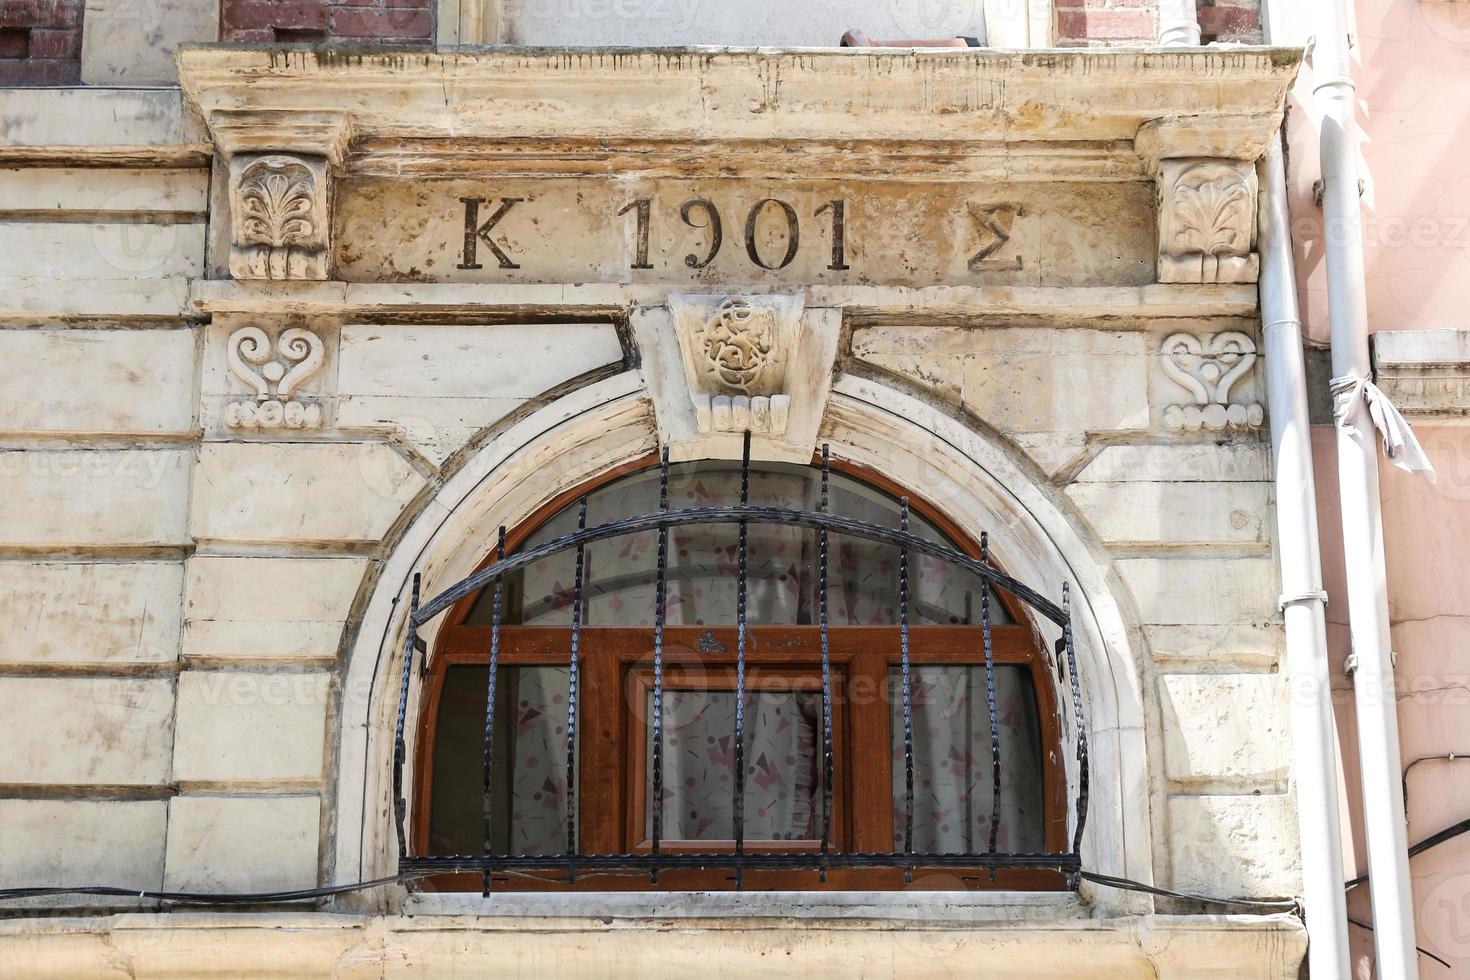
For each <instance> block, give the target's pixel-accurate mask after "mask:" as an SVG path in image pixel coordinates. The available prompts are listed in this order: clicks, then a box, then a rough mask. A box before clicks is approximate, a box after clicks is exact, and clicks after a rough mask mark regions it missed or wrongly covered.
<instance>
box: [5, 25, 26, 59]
mask: <svg viewBox="0 0 1470 980" xmlns="http://www.w3.org/2000/svg"><path fill="white" fill-rule="evenodd" d="M30 56H31V30H30V28H29V27H0V59H4V60H6V61H19V60H21V59H22V58H29V57H30Z"/></svg>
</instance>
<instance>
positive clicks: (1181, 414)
mask: <svg viewBox="0 0 1470 980" xmlns="http://www.w3.org/2000/svg"><path fill="white" fill-rule="evenodd" d="M1162 363H1163V367H1164V374H1165V375H1166V376H1167V377H1168V378H1169V380H1170V381H1172V382H1174V384H1176V385H1178V386H1179V387H1180V388H1182V389H1184V390H1185V391H1186V392H1188V393H1189V394H1190V395H1191V396H1192V397H1191V400H1190V401H1187V402H1182V403H1179V404H1174V405H1170V406H1168V407H1167V408H1165V409H1164V427H1165V428H1167V429H1168V430H1169V431H1171V432H1198V431H1199V430H1200V429H1206V430H1209V431H1211V432H1224V431H1227V430H1230V429H1248V428H1256V427H1258V426H1260V424H1261V423H1262V422H1263V421H1264V420H1265V416H1266V413H1265V409H1263V408H1262V407H1261V405H1260V403H1258V402H1250V403H1241V402H1236V403H1232V402H1231V401H1230V392H1231V389H1233V388H1234V387H1235V385H1236V384H1237V383H1238V382H1239V381H1240V380H1241V379H1242V378H1244V377H1245V376H1246V375H1247V374H1249V373H1250V370H1251V368H1252V367H1254V366H1255V363H1256V345H1255V341H1253V340H1251V338H1250V337H1248V336H1247V335H1245V334H1243V333H1241V332H1240V331H1238V330H1227V331H1224V332H1221V333H1217V334H1211V335H1209V336H1206V337H1203V338H1200V337H1195V336H1194V335H1193V334H1187V333H1175V334H1170V335H1169V336H1168V337H1165V338H1164V343H1163V360H1162Z"/></svg>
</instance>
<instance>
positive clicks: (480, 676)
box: [429, 666, 567, 854]
mask: <svg viewBox="0 0 1470 980" xmlns="http://www.w3.org/2000/svg"><path fill="white" fill-rule="evenodd" d="M486 673H487V668H485V667H473V666H454V667H450V668H448V670H447V671H446V672H445V677H444V690H443V693H442V694H441V696H440V699H439V716H438V727H437V729H436V733H435V738H434V769H433V773H434V775H433V786H432V792H431V797H432V800H431V808H430V810H431V814H432V817H431V820H430V825H429V852H430V853H431V854H478V853H480V852H481V851H482V849H483V848H484V841H485V832H484V794H483V793H482V792H481V785H482V781H483V779H484V771H485V768H484V758H485V755H484V751H485V679H486ZM495 694H496V697H495V757H494V764H493V765H492V767H491V772H492V777H493V778H492V782H491V785H492V787H493V791H492V794H491V831H492V834H491V836H492V840H493V849H494V851H495V852H496V853H508V854H564V853H566V849H567V808H566V807H567V805H566V791H567V743H566V737H567V731H566V726H567V703H566V701H567V669H566V668H565V667H502V668H500V671H499V675H498V680H497V681H496V686H495Z"/></svg>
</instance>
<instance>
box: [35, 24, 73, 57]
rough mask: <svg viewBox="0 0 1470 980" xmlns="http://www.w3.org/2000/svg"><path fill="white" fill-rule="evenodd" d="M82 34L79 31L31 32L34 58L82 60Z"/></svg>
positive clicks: (42, 30) (38, 30)
mask: <svg viewBox="0 0 1470 980" xmlns="http://www.w3.org/2000/svg"><path fill="white" fill-rule="evenodd" d="M81 56H82V32H81V31H79V30H75V29H73V30H62V31H58V30H49V29H40V28H38V29H36V30H34V31H31V57H32V58H57V59H64V58H80V57H81Z"/></svg>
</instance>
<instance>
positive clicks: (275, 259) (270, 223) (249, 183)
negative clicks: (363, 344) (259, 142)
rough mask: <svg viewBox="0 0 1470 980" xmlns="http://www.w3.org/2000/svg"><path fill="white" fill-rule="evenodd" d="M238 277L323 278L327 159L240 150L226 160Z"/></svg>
mask: <svg viewBox="0 0 1470 980" xmlns="http://www.w3.org/2000/svg"><path fill="white" fill-rule="evenodd" d="M230 177H231V182H230V217H231V221H232V224H233V229H234V237H233V242H232V244H231V249H230V274H231V275H233V276H234V277H235V278H236V279H325V278H327V265H328V261H327V260H328V248H329V245H330V241H329V238H330V228H329V216H328V209H327V192H328V187H327V182H328V179H329V176H328V172H327V161H326V160H325V159H324V158H322V157H311V156H288V155H285V154H279V153H273V154H264V155H260V154H242V155H239V156H236V157H233V158H232V159H231V161H230Z"/></svg>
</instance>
